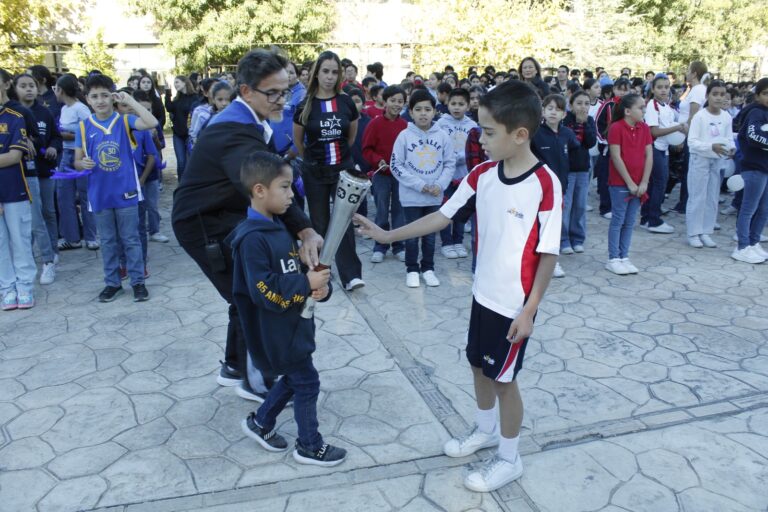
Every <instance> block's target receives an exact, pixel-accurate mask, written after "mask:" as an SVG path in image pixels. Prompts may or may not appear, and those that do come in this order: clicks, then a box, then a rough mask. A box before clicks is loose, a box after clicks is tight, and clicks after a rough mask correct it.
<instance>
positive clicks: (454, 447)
mask: <svg viewBox="0 0 768 512" xmlns="http://www.w3.org/2000/svg"><path fill="white" fill-rule="evenodd" d="M498 444H499V428H498V426H497V427H495V428H494V429H493V432H492V433H490V434H486V433H485V432H482V431H481V430H480V428H479V427H478V426H477V425H475V426H474V428H473V429H472V431H471V432H470V433H469V434H467V435H465V436H462V437H454V438H453V439H449V440H448V441H446V443H445V444H444V445H443V453H445V454H446V455H447V456H449V457H466V456H467V455H472V454H473V453H475V452H476V451H477V450H482V449H483V448H491V447H493V446H497V445H498Z"/></svg>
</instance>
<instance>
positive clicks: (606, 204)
mask: <svg viewBox="0 0 768 512" xmlns="http://www.w3.org/2000/svg"><path fill="white" fill-rule="evenodd" d="M606 151H608V150H607V149H606ZM609 158H610V157H609V156H603V155H602V154H600V155H599V156H598V157H597V161H596V162H595V176H596V177H597V193H598V195H599V196H600V215H604V214H606V213H608V212H610V211H611V193H610V191H609V190H608V189H609V188H610V187H608V174H609V172H610V169H609V166H608V159H609Z"/></svg>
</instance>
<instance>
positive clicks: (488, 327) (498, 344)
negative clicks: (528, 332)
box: [467, 297, 528, 382]
mask: <svg viewBox="0 0 768 512" xmlns="http://www.w3.org/2000/svg"><path fill="white" fill-rule="evenodd" d="M512 320H513V319H512V318H507V317H505V316H502V315H500V314H498V313H496V312H495V311H492V310H490V309H488V308H486V307H484V306H482V305H480V304H478V302H477V301H476V300H475V299H474V297H473V298H472V311H471V312H470V315H469V333H468V334H467V360H468V361H469V364H471V365H472V366H474V367H476V368H482V370H483V375H485V376H486V377H488V378H489V379H493V380H495V381H498V382H512V381H513V380H515V378H517V374H518V372H519V371H520V370H521V369H522V368H523V356H524V355H525V347H526V346H527V345H528V338H525V339H524V340H523V341H521V342H520V343H515V344H514V345H513V344H512V343H510V342H509V341H508V340H507V334H508V333H509V326H510V325H512Z"/></svg>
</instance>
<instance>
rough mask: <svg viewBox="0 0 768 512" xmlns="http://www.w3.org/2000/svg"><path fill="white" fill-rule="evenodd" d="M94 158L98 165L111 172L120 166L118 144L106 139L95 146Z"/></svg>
mask: <svg viewBox="0 0 768 512" xmlns="http://www.w3.org/2000/svg"><path fill="white" fill-rule="evenodd" d="M96 160H97V161H98V162H99V167H100V168H101V169H102V170H104V171H107V172H113V171H116V170H118V169H119V168H120V145H119V144H118V143H117V142H115V141H113V140H107V141H104V142H101V143H99V145H97V146H96Z"/></svg>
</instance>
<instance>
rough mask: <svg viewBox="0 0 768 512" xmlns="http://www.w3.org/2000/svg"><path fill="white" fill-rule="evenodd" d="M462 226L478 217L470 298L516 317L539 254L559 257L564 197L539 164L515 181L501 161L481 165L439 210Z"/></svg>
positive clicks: (506, 315) (537, 264)
mask: <svg viewBox="0 0 768 512" xmlns="http://www.w3.org/2000/svg"><path fill="white" fill-rule="evenodd" d="M440 212H441V213H442V214H443V215H445V216H446V217H448V218H454V216H456V218H457V219H459V220H461V221H466V220H468V219H469V218H470V217H471V216H472V214H473V213H476V214H477V231H476V233H477V235H476V236H477V246H476V247H477V270H476V271H475V281H474V283H473V285H472V293H473V295H474V296H475V300H477V302H478V303H480V304H481V305H482V306H484V307H486V308H488V309H491V310H493V311H495V312H496V313H498V314H500V315H502V316H505V317H507V318H515V317H517V316H518V315H519V314H520V312H521V311H522V309H523V305H524V304H525V300H526V298H527V297H528V295H529V294H530V292H531V287H532V286H533V280H534V277H535V276H536V269H537V268H538V266H539V259H540V254H541V253H546V254H559V253H560V229H561V225H562V221H563V192H562V189H561V187H560V180H559V179H558V178H557V176H556V175H555V173H554V172H552V170H550V169H549V167H547V166H546V165H544V164H543V163H541V162H539V163H538V164H536V165H535V166H534V167H533V168H532V169H530V170H529V171H527V172H526V173H524V174H522V175H520V176H519V177H517V178H514V179H509V178H506V177H505V176H504V163H503V162H484V163H482V164H480V165H478V166H476V167H475V168H474V169H472V171H471V172H470V173H469V174H468V175H467V176H466V177H465V178H464V179H463V180H462V182H461V184H460V185H459V188H458V190H456V192H455V193H454V194H453V196H452V197H451V198H450V199H449V200H448V201H447V202H446V203H445V204H444V205H443V206H442V208H440Z"/></svg>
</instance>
